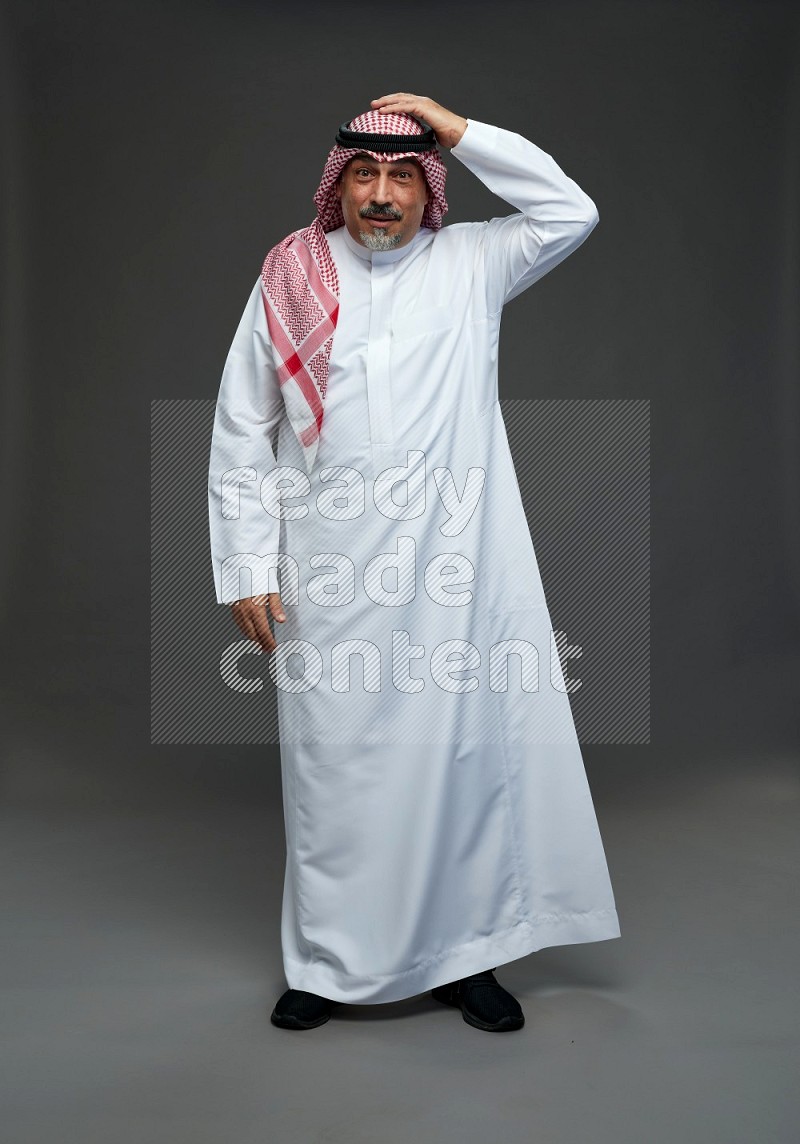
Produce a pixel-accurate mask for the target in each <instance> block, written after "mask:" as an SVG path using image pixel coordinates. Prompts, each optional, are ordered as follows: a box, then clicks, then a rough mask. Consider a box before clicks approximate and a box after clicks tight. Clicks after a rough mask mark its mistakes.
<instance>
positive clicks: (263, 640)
mask: <svg viewBox="0 0 800 1144" xmlns="http://www.w3.org/2000/svg"><path fill="white" fill-rule="evenodd" d="M250 618H251V620H252V622H253V626H254V628H255V640H256V642H257V643H259V644H260V645H261V648H262V650H263V651H265V652H267V653H271V652H273V651H274V650H275V648H276V647H277V646H278V645H277V644H276V642H275V637H274V636H273V634H272V632H271V631H270V628H269V623H268V621H267V613H266V610H265V609H264V608H257V609H254V610H253V611H252V612H251V613H250Z"/></svg>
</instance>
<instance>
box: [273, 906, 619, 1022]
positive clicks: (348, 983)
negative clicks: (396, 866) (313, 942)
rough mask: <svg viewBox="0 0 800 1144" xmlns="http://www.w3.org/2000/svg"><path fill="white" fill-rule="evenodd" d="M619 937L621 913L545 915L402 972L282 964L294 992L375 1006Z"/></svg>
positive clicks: (288, 959) (289, 961)
mask: <svg viewBox="0 0 800 1144" xmlns="http://www.w3.org/2000/svg"><path fill="white" fill-rule="evenodd" d="M620 936H621V934H620V927H619V919H618V916H617V911H616V909H613V908H607V909H599V910H588V911H586V912H585V913H574V914H548V915H542V917H541V918H540V919H539V920H538V921H537V922H536V923H535V924H534V923H532V922H529V921H526V920H523V921H520V922H518V923H517V924H516V925H514V926H512V927H511V928H510V929H507V930H503V931H502V932H500V933H495V934H491V935H489V936H487V937H481V938H477V939H476V940H475V941H470V942H466V943H465V944H464V945H459V946H455V947H453V948H452V949H448V950H445V951H444V953H441V954H438V955H437V956H436V957H430V958H427V959H426V960H425V961H422V962H420V963H419V964H418V965H415V966H414V967H413V968H411V969H407V970H404V971H403V972H401V973H390V974H386V975H381V974H371V975H369V976H366V975H365V976H359V975H358V974H354V973H344V972H341V971H339V970H337V969H335V968H333V967H332V966H330V965H327V964H325V963H323V962H316V963H314V962H311V963H308V962H300V961H296V960H295V959H294V958H291V957H287V956H286V955H284V959H283V961H284V972H285V974H286V980H287V984H288V986H289V988H290V989H304V990H306V991H307V992H309V993H316V994H318V995H319V996H320V997H327V998H328V999H329V1000H330V1001H341V1002H344V1003H345V1004H348V1005H373V1004H379V1003H382V1002H389V1001H400V1000H402V999H403V998H406V997H414V996H416V995H417V994H419V993H425V992H427V991H428V990H430V989H434V988H435V987H436V986H437V985H445V984H447V983H448V982H450V981H457V980H458V979H459V978H461V977H468V976H469V975H470V974H472V973H480V972H481V971H482V970H484V969H492V968H495V967H496V966H498V965H505V964H506V963H507V962H509V961H515V960H517V958H520V957H525V956H526V955H527V954H529V953H535V952H536V951H537V950H539V949H544V948H546V947H547V946H552V945H578V944H580V943H582V942H590V941H607V940H610V939H611V938H615V937H620Z"/></svg>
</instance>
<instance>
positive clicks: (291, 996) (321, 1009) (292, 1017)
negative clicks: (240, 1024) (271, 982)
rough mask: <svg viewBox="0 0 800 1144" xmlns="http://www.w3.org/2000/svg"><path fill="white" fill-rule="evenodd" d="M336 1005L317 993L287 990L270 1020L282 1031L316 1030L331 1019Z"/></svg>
mask: <svg viewBox="0 0 800 1144" xmlns="http://www.w3.org/2000/svg"><path fill="white" fill-rule="evenodd" d="M334 1005H335V1002H334V1001H329V1000H328V998H327V997H320V996H319V994H317V993H306V991H305V990H304V989H287V990H286V992H285V993H284V994H283V996H282V997H280V998H279V999H278V1001H277V1003H276V1005H275V1008H274V1009H273V1010H272V1013H271V1014H270V1018H269V1019H270V1021H272V1024H273V1025H279V1026H280V1027H281V1028H282V1029H315V1028H316V1027H317V1025H324V1024H325V1022H326V1021H327V1020H328V1019H329V1017H330V1015H331V1010H332V1009H333V1006H334Z"/></svg>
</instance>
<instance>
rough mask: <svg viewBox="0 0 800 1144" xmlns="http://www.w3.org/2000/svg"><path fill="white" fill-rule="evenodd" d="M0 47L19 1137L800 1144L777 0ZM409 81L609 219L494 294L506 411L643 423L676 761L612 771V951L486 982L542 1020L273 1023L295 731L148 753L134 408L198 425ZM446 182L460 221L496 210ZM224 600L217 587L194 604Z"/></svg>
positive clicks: (785, 146) (343, 1014) (435, 16)
mask: <svg viewBox="0 0 800 1144" xmlns="http://www.w3.org/2000/svg"><path fill="white" fill-rule="evenodd" d="M1 31H2V45H1V47H0V51H2V57H1V58H0V83H1V84H2V125H1V130H2V139H1V140H0V143H2V146H1V147H0V155H1V160H2V164H3V167H2V194H3V203H2V216H1V217H2V228H3V229H2V239H3V255H4V256H3V261H2V323H3V326H2V332H3V340H2V364H3V389H2V402H3V408H2V413H3V429H2V432H3V474H2V476H3V488H4V491H5V497H4V502H3V533H4V544H3V547H2V563H1V564H0V578H1V579H0V598H1V599H2V603H3V616H4V619H3V630H2V640H3V651H4V655H3V669H4V671H3V675H4V704H3V706H4V715H5V725H6V731H5V734H4V741H3V755H4V807H5V813H4V830H3V837H4V843H3V845H4V848H5V852H4V858H5V861H4V862H3V865H2V869H3V871H4V874H3V877H4V880H5V882H6V886H5V895H4V898H5V902H6V905H5V907H4V929H5V935H4V939H3V944H4V949H5V951H6V958H5V968H4V977H3V987H2V995H1V1000H2V1005H3V1009H4V1017H3V1030H4V1037H5V1051H6V1053H7V1061H6V1062H5V1064H4V1067H3V1070H2V1072H3V1076H4V1078H5V1084H6V1086H7V1089H8V1092H7V1096H6V1099H5V1102H4V1108H5V1111H4V1114H3V1115H4V1129H5V1134H6V1137H7V1138H8V1139H9V1140H13V1141H14V1144H22V1142H25V1144H27V1142H29V1141H30V1142H33V1141H36V1142H37V1144H39V1142H40V1141H42V1140H50V1139H58V1140H59V1141H65V1142H66V1141H69V1142H72V1141H75V1142H78V1141H80V1142H81V1144H89V1142H90V1141H95V1140H97V1141H103V1142H104V1144H105V1142H106V1141H108V1140H109V1139H113V1140H114V1141H116V1142H118V1144H127V1142H128V1141H131V1142H133V1141H137V1142H138V1141H145V1140H146V1141H148V1144H155V1142H159V1144H160V1142H161V1141H164V1142H166V1141H169V1142H170V1144H176V1142H177V1141H183V1140H186V1141H192V1142H193V1144H205V1142H209V1144H211V1142H214V1144H216V1142H220V1144H222V1142H223V1141H224V1142H225V1144H227V1142H228V1141H236V1144H250V1142H251V1141H252V1142H255V1141H261V1140H263V1139H264V1137H265V1135H266V1134H269V1135H270V1136H271V1138H273V1139H276V1140H280V1141H284V1140H286V1141H290V1140H291V1141H294V1140H308V1141H320V1142H333V1141H345V1140H346V1141H349V1142H351V1141H355V1142H357V1144H358V1142H361V1141H364V1142H367V1141H369V1142H372V1141H375V1140H378V1139H380V1140H382V1141H389V1142H395V1141H397V1142H400V1141H408V1140H412V1139H413V1140H414V1141H417V1142H425V1144H427V1142H428V1141H430V1142H431V1144H432V1142H434V1141H437V1142H438V1141H443V1140H448V1139H451V1138H452V1139H459V1140H461V1141H465V1142H467V1144H471V1142H472V1141H476V1142H477V1141H482V1140H485V1139H486V1138H487V1137H488V1136H489V1135H490V1134H491V1135H501V1134H502V1136H503V1137H504V1138H505V1139H509V1140H515V1141H516V1140H520V1141H522V1140H526V1139H528V1138H530V1137H531V1136H533V1137H535V1138H536V1139H537V1140H538V1141H540V1142H548V1144H549V1142H553V1144H555V1142H558V1144H562V1142H563V1144H574V1141H575V1140H577V1139H583V1138H589V1139H592V1140H594V1141H598V1142H600V1141H603V1142H605V1141H626V1142H627V1141H630V1144H641V1141H642V1140H643V1139H647V1140H648V1141H649V1142H651V1144H662V1142H663V1144H672V1142H674V1141H676V1140H680V1141H682V1142H684V1144H695V1142H697V1144H700V1142H703V1144H708V1142H710V1141H720V1142H724V1144H738V1142H740V1141H741V1142H742V1144H744V1142H748V1144H750V1142H751V1141H752V1140H754V1139H759V1140H765V1141H780V1142H784V1141H785V1142H787V1144H788V1142H789V1141H794V1140H795V1139H796V1138H797V1133H798V1123H797V1121H798V1116H797V1111H798V1109H797V1104H798V1101H797V1095H796V1084H795V1075H796V1070H797V1065H798V1060H797V1012H796V1002H795V996H796V989H795V988H794V984H795V983H794V969H795V965H796V961H797V954H798V949H797V945H798V942H797V920H796V919H797V900H796V890H795V884H796V861H795V860H796V850H797V814H796V812H797V806H798V800H799V798H800V781H799V780H798V771H797V726H796V717H797V676H798V672H797V667H798V638H797V637H798V620H799V618H800V616H799V613H800V607H799V606H798V605H799V603H800V600H799V597H800V538H799V537H798V527H797V525H798V499H799V496H798V492H799V489H800V482H798V464H800V448H799V446H800V440H798V438H799V437H800V433H799V427H800V417H798V401H799V399H798V387H797V366H798V345H797V324H796V318H797V312H798V293H799V291H798V276H797V203H798V190H799V189H800V188H799V186H798V183H799V182H800V180H799V179H798V174H799V172H800V168H799V165H798V147H799V146H800V89H799V87H798V66H797V65H798V56H799V55H800V53H799V52H798V17H797V15H796V12H795V10H794V7H793V6H792V5H788V4H786V5H784V4H776V3H760V4H757V3H715V4H711V3H708V4H700V3H654V4H651V3H635V2H628V3H608V4H606V3H594V4H590V3H577V2H576V3H564V2H561V3H558V4H556V3H553V4H526V5H511V4H505V3H494V4H491V5H484V4H480V5H478V4H474V5H473V4H468V3H466V4H465V3H461V4H459V5H457V6H456V5H454V6H452V7H445V6H434V8H433V9H432V10H430V9H428V8H426V7H423V6H422V5H419V4H414V3H412V4H409V3H406V4H404V5H391V6H387V5H353V6H349V5H330V6H327V7H324V8H323V7H319V8H317V7H315V6H308V5H306V6H305V7H303V8H302V9H301V8H300V7H299V6H296V7H294V8H289V7H287V8H285V9H284V8H282V9H278V8H273V7H272V6H271V5H268V4H256V3H252V2H251V3H244V2H242V3H238V4H235V3H230V2H228V3H225V4H223V3H202V2H197V3H193V4H189V3H186V2H183V3H178V2H177V0H175V2H167V0H164V2H162V3H157V4H155V3H147V2H145V3H137V4H135V5H134V4H121V3H109V4H106V5H101V4H100V3H80V2H79V3H71V4H68V5H67V4H58V3H54V2H47V0H42V2H37V0H31V2H28V3H23V2H17V3H10V4H6V5H5V6H4V8H3V10H2V28H1ZM397 89H402V90H411V91H418V92H421V93H423V94H427V95H430V96H432V97H433V98H434V99H437V100H438V101H440V102H441V103H443V104H444V105H445V106H448V107H451V108H452V109H453V110H455V111H457V112H459V113H461V114H464V115H467V116H470V115H471V116H473V117H474V118H477V119H482V120H484V121H486V122H490V123H497V124H499V125H500V126H503V127H506V128H510V129H512V130H517V131H520V132H521V133H522V134H525V135H527V136H528V137H529V138H531V139H533V141H534V142H536V143H538V144H539V146H541V147H543V148H544V149H545V150H546V151H548V152H549V153H551V154H552V155H553V156H554V158H556V160H557V161H558V162H559V164H560V165H561V166H562V167H563V169H564V170H565V171H566V172H567V173H568V174H570V175H571V176H572V177H573V178H575V179H576V181H577V182H578V183H579V184H580V185H581V186H582V187H583V188H584V189H585V190H586V191H587V192H588V193H589V194H590V195H591V196H592V198H593V199H594V200H595V202H596V203H597V205H598V209H599V212H600V224H599V226H598V228H597V230H596V231H595V233H594V234H593V235H592V236H591V237H590V239H589V241H588V242H587V244H586V246H585V248H583V249H581V250H580V251H579V252H577V253H576V254H575V255H574V257H573V258H571V259H569V260H567V262H566V263H564V264H563V265H562V266H560V267H558V268H557V269H556V270H555V271H554V272H553V273H552V274H551V275H549V276H548V277H547V278H545V279H544V280H543V281H542V282H540V283H539V284H538V285H537V286H535V287H534V288H533V290H532V291H530V292H528V293H527V294H525V295H523V296H522V297H521V298H520V299H517V300H516V301H515V302H514V303H512V304H511V305H510V306H509V308H508V310H507V313H506V316H505V318H504V333H503V343H502V349H501V354H502V359H501V396H502V397H506V398H512V397H525V396H536V397H576V398H586V397H600V398H620V397H632V398H648V399H650V400H651V401H652V413H653V419H652V444H653V455H652V490H653V502H652V509H653V545H652V558H653V563H652V743H651V744H650V745H649V746H637V747H634V746H628V747H623V746H618V747H602V748H601V747H587V748H586V750H585V758H586V765H587V773H588V774H589V779H590V783H591V786H592V790H593V792H594V795H595V802H596V807H597V812H598V818H599V821H600V826H601V830H602V833H603V839H604V843H605V846H606V852H607V857H608V860H609V867H610V870H611V874H612V880H613V883H614V888H615V893H616V896H617V904H618V908H619V913H620V921H621V927H622V931H623V936H622V939H621V940H617V941H613V942H605V943H594V944H587V945H584V946H573V947H559V948H554V949H548V950H544V951H540V952H539V953H536V954H533V955H532V956H531V957H529V958H525V959H521V960H519V961H516V962H514V963H512V964H510V965H509V966H507V967H505V968H504V969H503V968H501V969H500V971H499V972H498V977H499V978H500V980H501V981H502V982H503V983H504V984H506V985H507V986H508V987H509V988H512V989H513V990H514V992H516V993H517V995H518V996H519V997H520V999H521V1000H522V1002H523V1005H524V1008H525V1011H526V1016H527V1024H526V1026H525V1028H524V1030H522V1031H521V1032H520V1033H517V1034H515V1036H514V1037H513V1038H503V1037H500V1038H494V1037H490V1036H487V1035H485V1034H483V1033H481V1032H479V1031H478V1030H475V1029H471V1028H469V1027H468V1026H467V1025H465V1024H464V1022H463V1021H462V1020H461V1018H460V1016H459V1014H458V1013H457V1012H456V1011H454V1010H446V1009H444V1008H443V1007H441V1006H438V1005H436V1003H435V1002H433V1001H432V1000H431V999H430V998H429V997H427V996H421V997H418V998H415V999H412V1000H408V1001H406V1002H401V1003H397V1004H395V1005H389V1006H351V1007H346V1008H344V1009H343V1010H341V1011H340V1012H339V1014H338V1015H337V1016H335V1017H334V1019H332V1020H331V1021H330V1022H329V1023H328V1024H327V1025H325V1026H324V1027H323V1028H321V1029H318V1030H314V1031H312V1032H309V1033H306V1034H300V1035H295V1036H293V1035H292V1034H290V1033H288V1032H285V1031H283V1030H279V1029H275V1028H273V1027H272V1026H271V1025H270V1024H269V1021H268V1014H269V1010H270V1009H271V1007H272V1004H273V1002H274V1000H275V998H276V997H277V995H278V993H279V992H280V991H282V989H283V988H284V982H283V975H282V968H281V959H280V947H279V938H278V925H279V903H280V892H281V888H282V875H283V858H284V846H283V830H282V818H281V809H280V774H279V766H278V756H277V748H276V747H274V746H273V747H263V748H260V747H247V746H241V747H228V748H226V747H220V746H209V747H202V746H196V745H193V746H183V747H181V746H170V747H167V746H160V747H158V746H152V745H151V744H150V741H149V439H148V433H149V413H150V402H151V399H153V398H206V399H213V398H214V397H215V395H216V391H217V388H218V385H219V378H220V374H221V369H222V365H223V363H224V358H225V355H226V353H227V350H228V347H229V345H230V342H231V339H232V337H233V332H234V330H235V327H236V323H237V322H238V320H239V317H240V315H241V311H242V308H243V306H244V303H245V301H246V298H247V295H248V292H249V290H250V288H251V287H252V284H253V282H254V281H255V278H256V275H257V273H258V269H259V267H260V264H261V260H262V258H263V255H264V253H265V252H266V250H267V249H268V248H269V246H271V245H272V244H273V243H274V242H276V241H278V240H279V239H280V238H282V237H283V236H284V235H285V234H286V233H287V232H288V231H290V230H293V229H295V228H297V227H298V226H301V225H304V224H306V223H307V222H308V221H310V219H311V217H313V210H312V206H311V195H312V194H313V191H314V189H315V187H316V185H317V181H318V178H319V174H320V171H321V168H322V163H323V161H324V157H325V155H326V153H327V150H328V148H329V146H330V140H331V136H332V132H333V129H334V128H335V127H336V126H338V124H339V122H341V121H342V120H343V119H345V118H350V117H351V116H353V115H355V114H357V113H358V112H359V111H361V110H364V109H365V108H366V107H367V106H368V104H369V100H370V99H371V98H373V97H374V96H377V95H382V94H385V93H386V92H388V91H393V90H397ZM449 171H450V174H449V178H448V195H449V198H450V202H451V213H450V215H449V216H448V221H458V220H460V219H469V218H485V217H490V216H491V215H492V214H504V213H507V209H508V208H507V207H505V206H504V204H502V203H499V202H498V201H497V200H494V199H492V197H491V196H490V195H489V194H488V192H486V191H485V190H484V189H483V188H482V187H480V185H477V184H476V182H475V181H474V179H472V178H471V176H469V174H468V172H466V171H464V170H463V169H460V168H459V167H458V166H457V165H456V163H455V162H454V161H453V160H451V161H450V163H449ZM545 587H547V585H546V584H545ZM216 607H217V605H216V604H215V602H214V600H213V585H212V582H211V576H210V568H209V580H208V587H207V591H206V594H205V595H204V596H203V597H202V598H198V599H184V598H176V600H175V608H176V609H179V610H180V611H181V612H182V614H183V616H184V623H185V625H186V627H187V630H188V629H189V627H190V626H194V625H198V624H200V625H202V624H205V623H208V622H209V618H210V616H211V615H212V613H213V612H214V609H216Z"/></svg>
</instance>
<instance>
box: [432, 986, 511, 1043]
mask: <svg viewBox="0 0 800 1144" xmlns="http://www.w3.org/2000/svg"><path fill="white" fill-rule="evenodd" d="M432 996H433V998H434V1000H435V1001H438V1002H439V1003H440V1005H450V1006H452V1008H453V1009H460V1010H461V1016H462V1017H463V1018H464V1020H465V1021H466V1022H467V1024H468V1025H472V1027H473V1029H482V1030H483V1032H484V1033H513V1032H514V1031H515V1030H516V1029H521V1028H522V1026H523V1025H524V1024H525V1016H524V1015H523V1016H522V1017H501V1019H500V1020H499V1021H495V1022H494V1024H491V1025H490V1024H487V1023H486V1021H481V1019H480V1018H479V1017H475V1016H473V1014H472V1013H470V1011H469V1009H467V1008H465V1006H464V1005H462V1004H461V1002H460V1001H453V1000H451V999H450V998H446V997H437V996H436V993H435V992H433V991H432Z"/></svg>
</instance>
